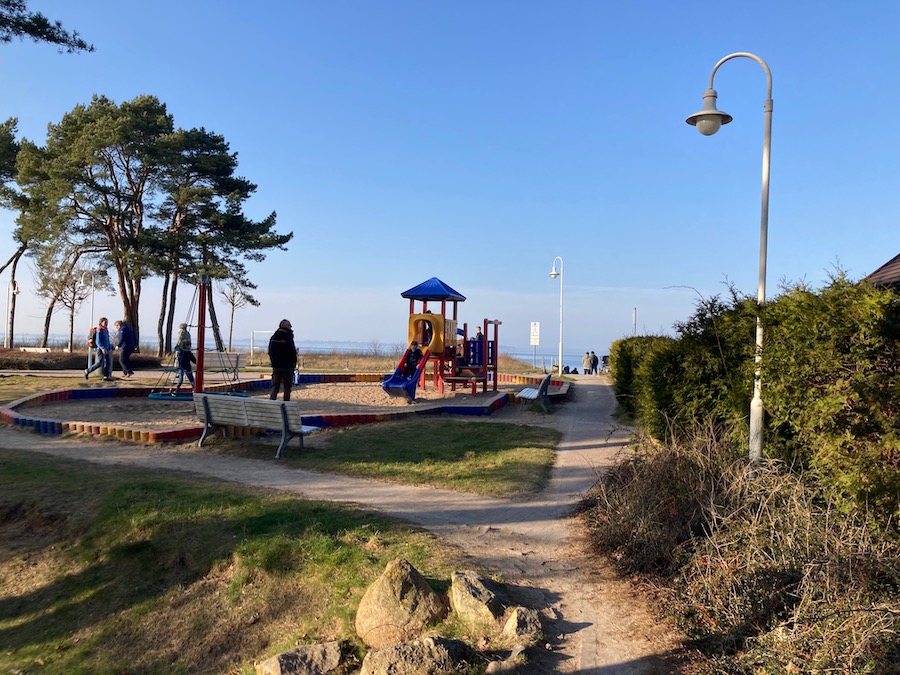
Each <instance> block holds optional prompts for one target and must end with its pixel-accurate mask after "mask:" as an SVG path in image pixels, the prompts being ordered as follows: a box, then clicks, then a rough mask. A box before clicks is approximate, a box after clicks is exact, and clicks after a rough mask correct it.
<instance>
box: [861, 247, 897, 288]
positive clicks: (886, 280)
mask: <svg viewBox="0 0 900 675" xmlns="http://www.w3.org/2000/svg"><path fill="white" fill-rule="evenodd" d="M865 281H868V282H870V283H872V284H874V285H876V286H888V287H893V288H898V287H900V254H898V255H896V256H894V257H893V258H891V259H890V260H888V261H887V262H886V263H884V265H882V266H881V267H879V268H878V269H877V270H875V271H874V272H872V273H871V274H870V275H869V276H867V277H866V278H865Z"/></svg>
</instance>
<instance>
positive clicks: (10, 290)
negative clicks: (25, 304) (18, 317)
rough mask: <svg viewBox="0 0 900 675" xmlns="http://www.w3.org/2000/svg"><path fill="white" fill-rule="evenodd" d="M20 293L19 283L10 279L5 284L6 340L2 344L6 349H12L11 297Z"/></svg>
mask: <svg viewBox="0 0 900 675" xmlns="http://www.w3.org/2000/svg"><path fill="white" fill-rule="evenodd" d="M19 293H21V291H20V290H19V284H18V283H16V282H15V281H14V280H12V279H10V280H9V283H8V284H7V285H6V340H5V344H4V346H5V347H6V348H7V349H12V346H13V341H12V329H13V326H12V297H13V296H14V295H18V294H19Z"/></svg>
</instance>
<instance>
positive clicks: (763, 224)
mask: <svg viewBox="0 0 900 675" xmlns="http://www.w3.org/2000/svg"><path fill="white" fill-rule="evenodd" d="M738 56H742V57H745V58H748V59H753V60H754V61H756V62H757V63H758V64H759V65H761V66H762V68H763V70H765V71H766V81H767V86H766V101H765V103H764V104H763V157H762V210H761V213H760V220H759V286H758V289H757V295H756V304H757V309H756V356H755V363H756V371H755V373H754V375H753V400H751V401H750V462H751V464H757V463H759V461H760V460H761V459H762V448H763V404H762V373H761V369H760V362H761V360H762V348H763V326H762V317H761V314H762V307H763V305H764V304H765V302H766V247H767V239H768V231H769V160H770V155H771V151H772V72H771V71H770V70H769V66H767V65H766V62H765V61H763V60H762V59H761V58H759V57H758V56H756V55H755V54H751V53H750V52H735V53H734V54H729V55H728V56H726V57H724V58H723V59H721V60H720V61H719V62H718V63H717V64H716V65H715V66H714V67H713V69H712V72H711V73H710V75H709V87H708V88H707V90H706V92H705V93H704V94H703V109H702V110H701V111H700V112H698V113H694V114H693V115H691V116H690V117H688V118H687V119H686V120H685V121H686V122H687V123H688V124H691V125H694V126H696V127H697V131H699V132H700V133H701V134H703V135H704V136H712V135H713V134H714V133H716V132H717V131H718V130H719V127H720V126H722V125H723V124H728V123H729V122H731V120H732V119H733V118H732V117H731V115H728V114H726V113H724V112H721V111H720V110H716V90H715V89H714V88H713V79H714V78H715V76H716V71H717V70H718V69H719V66H721V65H722V64H723V63H725V62H726V61H728V60H730V59H733V58H736V57H738Z"/></svg>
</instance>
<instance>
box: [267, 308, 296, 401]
mask: <svg viewBox="0 0 900 675" xmlns="http://www.w3.org/2000/svg"><path fill="white" fill-rule="evenodd" d="M269 361H271V363H272V391H271V392H270V393H269V398H270V399H272V400H273V401H274V400H275V399H276V398H278V391H279V390H280V389H281V388H282V387H283V388H284V400H285V401H290V400H291V385H292V384H293V383H294V369H295V368H296V367H297V347H296V346H295V345H294V331H293V330H292V328H291V322H290V321H288V320H287V319H282V320H281V322H280V323H279V324H278V330H276V331H275V332H274V333H273V334H272V337H271V338H269Z"/></svg>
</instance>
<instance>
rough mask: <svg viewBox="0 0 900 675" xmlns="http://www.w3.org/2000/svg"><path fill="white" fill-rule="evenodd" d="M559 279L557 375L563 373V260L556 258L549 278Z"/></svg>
mask: <svg viewBox="0 0 900 675" xmlns="http://www.w3.org/2000/svg"><path fill="white" fill-rule="evenodd" d="M557 260H559V272H557V271H556V261H557ZM556 277H559V374H560V375H562V372H563V283H564V280H565V277H564V276H563V259H562V258H561V257H560V256H556V257H555V258H554V259H553V269H552V270H550V278H551V279H555V278H556Z"/></svg>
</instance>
